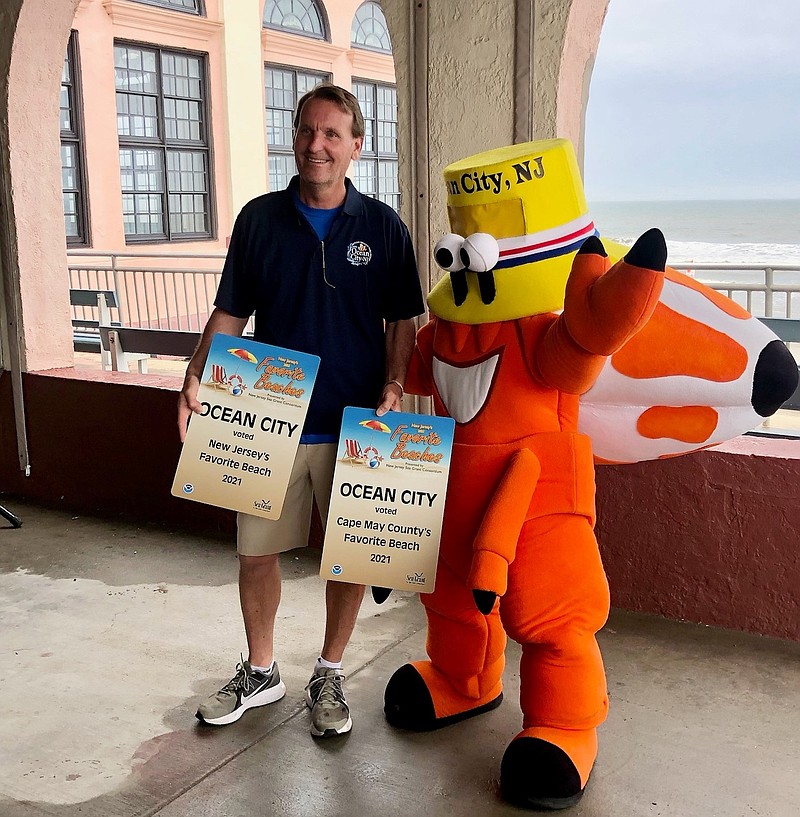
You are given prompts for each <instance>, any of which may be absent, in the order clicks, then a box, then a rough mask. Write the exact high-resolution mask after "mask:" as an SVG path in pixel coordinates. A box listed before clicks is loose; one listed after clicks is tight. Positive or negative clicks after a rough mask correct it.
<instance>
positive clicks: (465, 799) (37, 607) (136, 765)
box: [0, 497, 800, 817]
mask: <svg viewBox="0 0 800 817" xmlns="http://www.w3.org/2000/svg"><path fill="white" fill-rule="evenodd" d="M0 501H2V502H3V503H4V504H6V505H7V506H8V507H9V508H10V509H11V510H13V511H14V512H16V513H18V514H19V515H20V516H21V517H22V518H23V520H24V525H23V527H22V528H20V529H17V530H12V529H0V620H2V622H3V626H2V629H1V630H0V656H1V657H2V662H1V663H0V690H2V700H3V706H2V710H3V717H2V722H0V815H2V817H34V815H35V816H36V817H40V816H41V815H55V816H56V817H78V815H81V817H141V816H142V815H159V817H211V815H214V817H220V816H222V815H224V816H225V817H240V815H241V816H242V817H244V815H247V816H248V817H249V815H291V816H293V815H297V817H313V815H318V814H326V815H333V816H334V817H336V816H337V815H351V814H353V815H355V814H358V815H367V816H368V817H371V815H381V817H393V815H406V816H408V815H423V814H424V815H468V814H475V813H477V814H480V815H481V816H482V817H494V815H510V814H523V813H525V812H523V811H521V810H518V809H515V808H511V807H509V806H507V805H505V804H504V803H503V802H502V801H501V800H500V799H499V798H498V795H497V776H498V770H499V763H500V758H501V756H502V753H503V750H504V749H505V746H506V744H507V743H508V741H509V740H510V739H511V738H512V737H513V736H514V735H515V734H516V732H517V731H518V729H519V726H520V712H519V707H518V705H517V703H516V700H517V692H518V679H517V674H516V672H515V668H516V664H517V659H518V656H519V650H518V649H517V647H516V646H515V645H512V646H511V647H509V651H508V653H509V654H508V657H509V662H508V669H507V671H506V700H505V702H504V703H503V705H502V706H501V707H500V708H499V709H497V710H495V711H493V712H491V713H488V714H486V715H484V716H482V717H481V718H478V719H475V720H472V721H467V722H464V723H461V724H458V725H456V726H452V727H450V728H448V729H445V730H442V731H440V732H435V733H429V734H421V735H417V734H408V733H402V732H397V731H395V730H393V729H391V728H390V727H389V726H388V725H387V724H386V723H385V721H384V719H383V715H382V712H381V706H382V694H383V687H384V685H385V683H386V680H387V679H388V678H389V676H390V675H391V673H392V672H393V671H394V670H395V669H396V668H397V667H399V666H400V665H401V664H403V663H404V662H406V661H407V660H409V659H413V658H419V657H422V656H423V653H424V640H425V625H424V617H423V615H422V612H421V607H420V605H419V603H418V601H417V599H416V597H415V596H413V595H409V594H401V593H394V594H393V595H392V596H391V598H390V600H389V601H388V602H387V603H386V604H384V605H383V606H381V607H377V606H376V605H375V604H374V603H373V602H372V601H371V600H369V601H367V602H365V604H364V607H363V610H362V613H361V618H360V622H359V626H358V628H357V631H356V635H355V637H354V640H353V642H352V644H351V648H350V650H349V653H348V655H347V656H346V669H347V671H348V673H349V680H348V683H347V691H348V698H349V700H350V704H351V707H352V709H353V715H354V721H355V726H354V728H353V731H352V733H351V734H350V735H349V736H346V737H342V738H337V739H334V740H328V741H314V740H312V738H311V737H310V735H309V733H308V715H307V711H306V708H305V705H304V703H303V701H302V691H303V685H304V684H305V682H306V681H307V680H308V674H309V672H310V668H311V665H312V663H313V660H314V658H315V655H316V653H315V650H316V649H318V647H319V644H320V641H321V633H322V622H321V620H320V616H319V612H318V611H319V604H320V601H321V598H322V580H321V579H320V578H319V577H318V575H317V565H316V558H315V554H314V553H311V552H305V551H295V552H294V553H291V554H287V556H286V557H285V561H284V572H285V582H284V594H283V603H282V606H281V610H280V614H279V615H280V619H279V623H278V661H279V664H280V667H281V674H282V676H283V678H284V680H285V682H286V684H287V687H288V690H289V692H288V694H287V696H286V697H285V698H284V699H283V700H282V701H280V702H278V703H276V704H273V705H271V706H268V707H264V708H262V709H258V710H254V711H252V712H249V713H248V714H247V715H245V717H244V718H243V719H242V720H241V721H239V722H238V723H237V724H234V725H231V726H228V727H223V728H218V729H212V728H208V727H205V728H203V727H200V726H199V725H198V724H197V723H196V721H195V719H194V712H195V708H196V706H197V704H198V702H199V701H200V700H202V699H203V698H204V697H205V696H206V695H208V694H210V693H211V692H212V691H214V690H215V689H216V688H217V687H219V686H220V685H221V684H222V683H224V682H225V681H227V680H228V678H229V677H230V675H231V674H232V671H233V668H234V664H235V663H236V661H237V659H238V656H239V652H240V651H242V650H243V649H244V639H243V635H242V632H241V624H240V619H239V614H238V597H237V589H236V584H235V576H236V559H235V555H234V549H233V546H232V543H230V542H227V541H220V540H213V539H207V540H200V539H197V538H196V537H189V536H187V535H185V534H183V533H181V532H180V531H173V530H164V529H156V528H150V527H145V526H138V527H137V526H136V525H132V524H130V523H124V522H120V521H116V520H98V519H93V518H87V517H76V516H74V515H70V514H68V513H62V512H58V511H52V510H43V509H41V508H37V507H35V506H32V505H27V504H25V503H22V502H19V501H15V500H10V499H7V498H6V499H3V498H2V497H0ZM1 527H2V520H1V519H0V528H1ZM765 603H768V602H767V601H766V600H765ZM601 646H602V648H603V653H604V656H605V661H606V667H607V671H608V679H609V689H610V693H611V701H612V708H611V714H610V716H609V719H608V721H607V722H606V724H605V725H604V726H603V727H602V731H601V753H600V758H599V761H598V763H597V766H596V768H595V772H594V774H593V776H592V780H591V782H590V784H589V788H588V790H587V793H586V795H585V797H584V798H583V801H582V802H581V803H580V804H579V805H578V806H576V807H575V808H573V809H572V810H570V811H569V812H567V813H568V814H570V815H583V817H601V815H602V817H657V815H675V817H753V816H754V815H762V817H796V815H798V814H800V644H796V643H788V642H781V641H774V640H769V639H765V638H757V637H752V636H746V635H741V634H737V633H731V632H724V631H719V630H713V629H710V628H704V627H698V626H694V625H687V624H680V623H675V622H668V621H663V620H660V619H656V618H649V617H644V616H637V615H631V614H626V613H620V612H616V613H614V615H612V618H611V621H610V623H609V624H608V626H607V627H606V628H605V630H604V631H603V632H602V634H601Z"/></svg>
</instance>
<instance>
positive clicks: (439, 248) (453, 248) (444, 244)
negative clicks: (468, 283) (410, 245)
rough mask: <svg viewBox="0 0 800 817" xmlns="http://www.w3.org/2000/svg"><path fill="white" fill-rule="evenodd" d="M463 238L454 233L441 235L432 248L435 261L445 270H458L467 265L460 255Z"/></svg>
mask: <svg viewBox="0 0 800 817" xmlns="http://www.w3.org/2000/svg"><path fill="white" fill-rule="evenodd" d="M463 246H464V238H463V237H462V236H460V235H456V234H455V233H448V234H447V235H445V236H442V237H441V238H440V239H439V240H438V241H437V242H436V246H435V247H434V248H433V257H434V258H435V259H436V263H437V264H438V265H439V266H440V267H441V268H442V269H443V270H445V271H447V272H459V271H460V270H462V269H464V267H465V266H467V265H466V264H465V263H464V261H463V260H462V257H461V249H462V247H463Z"/></svg>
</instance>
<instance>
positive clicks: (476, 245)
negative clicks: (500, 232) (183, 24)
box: [460, 233, 500, 272]
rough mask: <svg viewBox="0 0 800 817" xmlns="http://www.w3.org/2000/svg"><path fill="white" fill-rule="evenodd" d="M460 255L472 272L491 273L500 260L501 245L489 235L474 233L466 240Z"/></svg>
mask: <svg viewBox="0 0 800 817" xmlns="http://www.w3.org/2000/svg"><path fill="white" fill-rule="evenodd" d="M460 255H461V261H462V263H463V264H464V266H465V267H466V268H467V269H468V270H469V271H470V272H490V271H491V270H493V269H494V268H495V266H496V264H497V261H498V259H499V258H500V245H499V244H498V243H497V239H496V238H495V237H494V236H492V235H489V233H473V234H472V235H470V236H468V237H467V238H466V239H464V244H463V246H462V247H461V251H460Z"/></svg>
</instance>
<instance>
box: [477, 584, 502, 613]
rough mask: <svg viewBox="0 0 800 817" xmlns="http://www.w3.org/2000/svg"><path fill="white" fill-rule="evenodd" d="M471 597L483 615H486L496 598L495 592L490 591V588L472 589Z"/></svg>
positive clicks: (490, 610)
mask: <svg viewBox="0 0 800 817" xmlns="http://www.w3.org/2000/svg"><path fill="white" fill-rule="evenodd" d="M472 598H474V599H475V606H476V607H477V608H478V609H479V610H480V611H481V612H482V613H483V614H484V615H485V616H488V615H489V613H491V612H492V608H493V607H494V603H495V601H496V600H497V593H492V591H491V590H473V591H472Z"/></svg>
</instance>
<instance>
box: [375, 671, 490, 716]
mask: <svg viewBox="0 0 800 817" xmlns="http://www.w3.org/2000/svg"><path fill="white" fill-rule="evenodd" d="M420 663H421V664H422V665H423V666H424V667H425V668H426V669H427V670H429V671H430V675H431V679H430V680H431V686H429V685H428V684H427V683H426V681H425V678H423V676H422V675H421V674H420V672H419V671H418V670H417V668H416V667H415V666H414V665H413V664H405V665H404V666H402V667H400V669H399V670H397V672H395V674H394V675H393V676H392V677H391V678H390V679H389V683H388V684H387V685H386V691H385V693H384V699H383V700H384V703H383V711H384V714H385V715H386V720H387V721H389V723H390V724H391V725H392V726H394V727H396V728H398V729H409V730H411V731H413V732H429V731H430V730H432V729H441V728H442V727H443V726H450V724H452V723H458V721H463V720H465V719H466V718H472V717H474V716H475V715H481V714H483V713H484V712H489V711H490V710H492V709H495V708H496V707H498V706H500V704H501V702H502V700H503V693H502V692H501V691H500V687H499V685H498V689H496V690H494V691H493V693H492V694H491V695H490V696H489V699H488V700H487V699H484V700H481V699H479V700H473V699H471V698H464V697H462V696H460V695H458V694H457V693H456V692H455V691H453V690H452V687H450V685H449V684H448V683H447V681H446V680H445V679H444V676H440V675H439V673H438V672H437V671H436V670H435V669H433V668H432V666H431V665H430V663H429V662H420ZM436 676H439V677H438V678H436ZM434 699H436V703H435V702H434ZM437 704H438V706H437ZM437 708H438V709H439V711H440V712H445V713H447V714H442V715H439V716H438V717H437V714H436V712H437Z"/></svg>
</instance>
